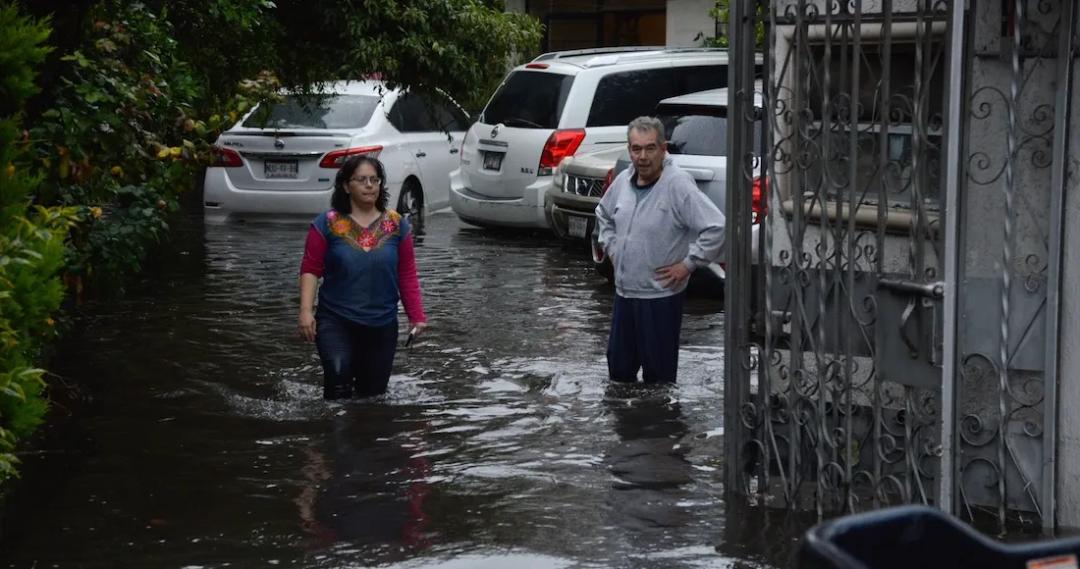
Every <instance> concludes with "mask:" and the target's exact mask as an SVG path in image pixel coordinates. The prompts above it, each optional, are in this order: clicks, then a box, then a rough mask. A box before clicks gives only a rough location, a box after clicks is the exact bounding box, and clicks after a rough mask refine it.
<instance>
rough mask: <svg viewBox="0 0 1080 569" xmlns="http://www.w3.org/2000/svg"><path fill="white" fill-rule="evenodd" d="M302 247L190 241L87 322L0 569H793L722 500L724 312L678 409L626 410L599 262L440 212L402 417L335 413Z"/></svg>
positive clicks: (350, 406)
mask: <svg viewBox="0 0 1080 569" xmlns="http://www.w3.org/2000/svg"><path fill="white" fill-rule="evenodd" d="M304 231H305V227H304V226H303V225H302V224H301V225H298V226H285V225H264V226H260V225H231V226H212V227H203V226H202V224H201V223H200V222H199V221H198V220H191V221H190V223H188V224H187V225H186V226H184V227H183V228H182V231H181V237H180V238H179V239H178V242H177V245H176V246H177V249H178V250H177V251H176V252H175V253H174V254H172V255H169V256H167V257H165V258H163V259H162V260H161V264H162V265H163V267H164V269H163V271H162V274H161V275H158V276H154V277H148V278H147V280H146V281H145V282H144V283H142V284H141V285H140V286H137V287H133V290H132V291H130V292H129V294H128V295H127V296H125V297H124V298H123V299H121V300H116V301H109V302H102V303H100V304H98V305H96V306H91V307H87V308H86V309H85V310H84V313H83V314H82V315H81V316H80V318H79V321H78V324H79V325H78V328H77V330H76V331H74V332H73V333H72V334H70V335H69V336H68V337H67V338H66V339H65V341H64V344H63V345H62V346H60V348H61V353H62V356H63V357H61V358H58V360H57V362H55V363H54V364H53V365H52V366H51V367H52V369H54V370H55V371H56V373H57V374H58V376H60V377H61V378H62V381H64V382H67V383H69V384H71V385H78V386H84V387H83V389H84V391H85V393H87V394H88V395H89V397H90V402H89V403H87V404H80V405H74V406H72V411H71V413H72V419H71V420H70V421H67V422H65V423H64V425H63V427H57V426H54V427H53V428H52V430H51V431H47V432H46V434H47V435H49V436H47V437H46V438H45V439H44V442H43V443H42V452H40V453H39V454H37V455H33V456H27V459H28V460H27V462H28V463H27V465H26V468H27V472H28V473H35V472H36V473H42V474H40V475H37V474H34V475H28V476H27V480H24V481H23V482H22V483H20V484H19V485H17V492H16V493H15V495H16V497H17V498H21V499H14V500H12V501H11V502H10V503H9V507H8V514H7V520H8V521H7V523H6V524H5V526H4V535H3V542H2V544H0V545H2V546H3V547H2V548H0V560H2V561H3V563H0V566H8V567H34V566H36V567H53V566H56V567H98V566H100V567H132V568H136V567H137V568H155V567H163V568H164V567H169V568H177V567H204V568H216V567H226V566H230V567H265V566H275V567H317V568H318V567H327V568H330V567H335V568H336V567H366V566H374V565H378V566H385V567H401V568H414V567H416V568H419V567H438V568H456V567H470V568H472V567H515V568H516V567H539V568H560V567H694V568H698V567H771V566H781V565H786V564H787V555H789V554H790V551H791V547H790V546H788V547H777V546H776V545H775V544H774V542H780V543H784V544H790V543H793V542H792V537H793V536H796V535H798V533H799V530H797V529H791V528H785V529H782V530H781V531H779V532H777V531H774V530H769V532H767V533H755V530H754V529H753V526H752V525H751V524H747V523H743V520H744V518H747V517H748V516H752V515H754V514H753V512H749V513H748V512H736V511H734V510H732V507H731V506H730V505H728V504H725V501H724V499H723V495H722V490H723V489H722V485H721V481H722V480H721V474H722V473H721V460H722V451H723V445H722V437H720V436H718V435H719V433H720V432H721V425H722V421H723V419H722V415H721V413H722V408H723V402H722V393H721V387H722V379H721V378H722V375H723V349H722V339H723V326H722V323H723V316H722V314H720V313H719V308H720V305H719V304H718V303H716V302H714V301H696V302H695V301H690V302H688V304H687V315H686V316H685V318H684V330H683V335H682V338H683V346H682V348H681V352H680V359H681V362H680V367H679V371H680V376H679V382H678V384H677V385H675V386H671V387H664V388H660V389H642V388H640V387H635V386H609V385H608V382H607V378H606V364H605V361H604V343H605V340H606V335H607V327H608V322H609V314H610V309H611V300H612V293H611V290H610V289H609V288H608V287H607V286H606V285H605V284H604V283H603V282H602V280H600V278H599V277H597V276H596V275H595V274H594V273H593V272H592V271H591V270H590V267H589V261H588V259H587V257H586V256H585V255H584V254H583V252H582V251H579V250H578V249H577V248H566V247H564V246H563V245H561V244H559V243H555V242H554V240H553V239H551V238H549V237H547V236H543V235H534V236H529V235H520V234H506V233H498V232H486V231H481V230H478V229H473V228H469V227H467V226H464V225H462V224H460V223H459V222H458V221H457V220H456V218H454V217H453V216H452V215H448V214H437V215H435V216H433V217H432V218H431V219H430V221H429V223H428V233H427V235H425V236H424V237H423V238H422V241H421V242H420V243H418V248H417V255H418V265H419V271H420V275H421V283H422V286H423V289H424V298H425V303H426V308H427V312H428V315H429V318H430V319H431V323H432V326H431V328H430V329H429V332H428V333H427V334H425V336H424V337H423V339H422V341H421V342H419V343H418V344H417V345H415V346H414V347H413V348H411V349H408V350H404V349H403V350H401V351H400V352H399V353H398V357H397V361H396V366H395V373H394V375H393V377H392V378H391V382H390V387H389V391H388V393H387V394H386V395H384V396H381V397H377V398H374V399H369V400H360V401H355V402H346V403H327V402H324V401H323V400H322V399H321V389H320V385H321V383H320V382H321V379H320V375H319V374H320V368H319V362H318V358H317V356H316V355H315V351H314V349H313V347H312V346H311V345H310V344H304V343H302V342H300V341H299V340H298V339H297V338H295V337H294V329H295V314H296V303H297V293H296V271H297V268H298V259H299V254H300V250H301V248H302V243H303V236H304ZM14 504H25V506H24V507H18V508H16V507H15V506H14ZM12 520H17V521H15V522H13V521H12ZM764 525H766V526H768V527H771V528H774V529H775V528H776V527H779V526H778V525H777V524H773V525H771V526H769V525H768V524H764ZM732 539H737V540H738V543H735V542H733V541H732Z"/></svg>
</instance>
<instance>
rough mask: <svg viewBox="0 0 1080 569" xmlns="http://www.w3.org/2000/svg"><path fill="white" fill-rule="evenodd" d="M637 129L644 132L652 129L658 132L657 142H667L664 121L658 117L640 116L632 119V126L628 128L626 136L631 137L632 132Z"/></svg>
mask: <svg viewBox="0 0 1080 569" xmlns="http://www.w3.org/2000/svg"><path fill="white" fill-rule="evenodd" d="M635 130H639V131H642V132H648V131H650V130H651V131H653V132H655V133H656V142H658V143H660V144H663V143H665V142H667V137H665V136H664V123H662V122H660V119H658V118H656V117H638V118H636V119H634V120H632V121H630V126H629V127H627V129H626V138H628V139H629V138H630V133H631V132H634V131H635Z"/></svg>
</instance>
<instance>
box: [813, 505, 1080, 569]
mask: <svg viewBox="0 0 1080 569" xmlns="http://www.w3.org/2000/svg"><path fill="white" fill-rule="evenodd" d="M1069 554H1073V555H1080V538H1068V539H1054V540H1048V541H1039V542H1034V543H1018V544H1006V543H999V542H996V541H994V540H991V539H989V538H987V537H986V536H984V535H982V534H981V533H978V532H977V531H975V530H974V529H972V528H971V527H969V526H968V525H967V524H965V523H963V522H961V521H959V520H957V519H955V518H953V517H950V516H947V515H945V514H944V513H942V512H941V511H940V510H937V509H934V508H930V507H926V506H900V507H896V508H887V509H883V510H877V511H874V512H869V513H865V514H855V515H851V516H845V517H843V518H838V519H835V520H830V521H827V522H824V523H821V524H819V525H817V526H815V527H814V528H812V529H811V530H810V531H808V532H807V533H806V539H804V540H803V544H802V547H801V548H800V549H799V553H798V567H799V569H914V568H923V567H926V568H930V567H935V568H936V567H949V568H956V569H969V568H970V569H976V568H978V569H1026V568H1027V563H1028V561H1032V560H1038V559H1047V558H1052V557H1057V556H1062V555H1069ZM1045 566H1046V567H1053V569H1057V568H1058V567H1067V566H1069V565H1068V564H1060V565H1057V564H1048V565H1045Z"/></svg>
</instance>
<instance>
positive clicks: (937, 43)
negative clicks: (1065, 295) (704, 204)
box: [725, 0, 1080, 527]
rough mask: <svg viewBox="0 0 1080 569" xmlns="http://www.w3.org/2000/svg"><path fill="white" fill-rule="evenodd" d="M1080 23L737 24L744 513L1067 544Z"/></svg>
mask: <svg viewBox="0 0 1080 569" xmlns="http://www.w3.org/2000/svg"><path fill="white" fill-rule="evenodd" d="M1074 12H1075V9H1074V7H1073V2H1072V1H1071V0H1060V1H1057V2H1055V1H1047V0H1043V1H1038V0H1029V1H1016V2H1002V1H983V2H979V1H978V0H971V1H970V2H967V3H965V2H942V1H928V0H910V1H901V0H894V1H889V0H876V1H870V0H867V1H865V2H859V1H835V0H819V1H813V0H788V1H784V0H773V1H758V2H731V3H730V13H729V22H730V23H729V27H728V33H729V35H730V37H729V40H730V46H731V47H730V49H731V52H732V54H733V56H732V62H733V63H732V65H731V68H730V74H731V75H730V78H729V86H730V87H731V93H732V95H731V100H730V103H729V105H730V106H729V112H728V116H729V122H730V123H731V124H732V125H737V126H736V127H732V128H729V164H730V166H729V172H730V174H729V176H728V180H729V181H728V203H727V211H728V227H729V228H728V243H729V249H728V275H729V277H728V284H727V287H728V288H727V299H728V300H727V304H726V310H727V317H726V324H727V330H726V334H727V337H726V340H727V348H726V349H727V362H728V365H727V367H726V371H725V374H726V376H725V380H726V391H725V411H726V419H725V422H726V425H725V431H726V436H727V439H726V453H727V470H726V473H727V474H726V483H727V485H728V489H729V490H730V491H733V492H738V493H742V494H745V495H746V496H747V497H749V498H750V499H751V500H753V501H757V502H758V503H764V504H769V505H781V506H784V507H793V508H811V509H816V510H817V512H818V513H819V515H824V514H828V513H844V512H852V511H859V510H864V509H870V508H877V507H882V506H886V505H894V504H899V503H911V502H918V503H926V504H936V505H938V506H940V507H942V508H943V509H945V510H947V511H950V512H954V513H956V514H960V515H963V516H965V517H968V518H973V517H975V516H976V514H977V512H978V511H979V510H985V511H989V512H992V513H993V514H994V515H995V516H996V517H997V520H998V522H999V523H1000V524H1001V525H1002V527H1004V524H1005V523H1006V520H1007V517H1008V515H1009V514H1008V513H1009V512H1012V513H1013V516H1015V517H1019V518H1021V519H1023V520H1027V521H1032V522H1037V523H1042V524H1043V525H1044V526H1047V527H1049V526H1051V525H1052V523H1053V515H1052V512H1053V507H1054V470H1053V469H1054V433H1053V430H1054V425H1055V417H1056V411H1055V409H1056V407H1057V401H1056V385H1057V369H1056V362H1057V345H1058V344H1057V341H1056V338H1057V331H1058V315H1059V311H1058V289H1059V287H1060V276H1059V275H1060V259H1061V254H1060V253H1061V237H1062V226H1063V222H1062V213H1061V212H1062V197H1063V195H1062V194H1063V188H1064V182H1065V176H1066V173H1067V170H1066V165H1067V160H1068V158H1069V149H1068V138H1069V137H1068V134H1069V133H1068V125H1069V113H1070V107H1071V104H1072V99H1073V95H1074V94H1073V91H1072V85H1073V81H1072V80H1071V75H1070V74H1071V73H1072V70H1073V69H1072V68H1073V65H1074V56H1075V54H1076V51H1077V46H1078V45H1080V41H1078V40H1077V35H1076V34H1077V31H1076V27H1077V26H1076V23H1075V22H1076V14H1075V13H1074ZM759 54H763V57H764V68H763V69H761V68H760V67H759V66H758V65H759V64H760V58H761V57H762V56H761V55H759ZM755 58H758V63H755ZM755 188H756V190H755ZM758 199H760V200H762V201H761V203H756V204H755V203H754V201H755V200H758ZM755 210H756V211H755ZM762 211H763V212H764V213H762ZM752 252H753V253H752ZM746 299H751V302H746ZM1003 314H1004V315H1008V317H1007V318H1003V317H1002V315H1003ZM1048 339H1050V340H1051V341H1047V340H1048Z"/></svg>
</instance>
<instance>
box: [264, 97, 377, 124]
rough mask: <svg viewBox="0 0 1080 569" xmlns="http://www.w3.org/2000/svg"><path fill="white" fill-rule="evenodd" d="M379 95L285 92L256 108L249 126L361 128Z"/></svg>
mask: <svg viewBox="0 0 1080 569" xmlns="http://www.w3.org/2000/svg"><path fill="white" fill-rule="evenodd" d="M379 100H380V98H379V97H377V96H374V95H329V96H326V95H309V96H302V95H287V96H285V98H284V99H283V100H281V101H279V102H277V103H274V104H272V105H269V106H266V107H260V108H259V109H256V110H255V112H254V113H252V114H251V115H250V116H249V117H248V118H247V119H246V120H244V126H246V127H248V128H274V129H300V128H306V129H344V128H363V127H364V126H366V125H367V123H368V121H369V120H371V115H373V114H375V107H376V106H378V104H379Z"/></svg>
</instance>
